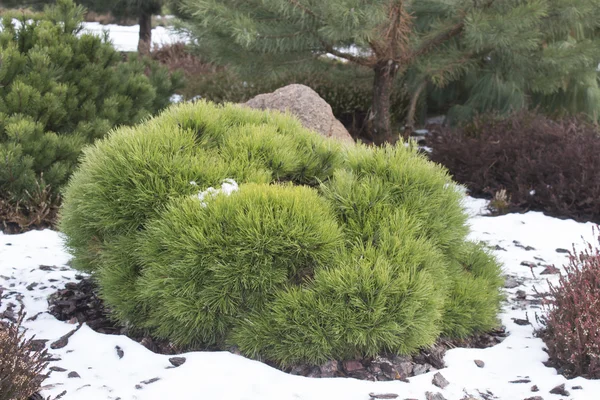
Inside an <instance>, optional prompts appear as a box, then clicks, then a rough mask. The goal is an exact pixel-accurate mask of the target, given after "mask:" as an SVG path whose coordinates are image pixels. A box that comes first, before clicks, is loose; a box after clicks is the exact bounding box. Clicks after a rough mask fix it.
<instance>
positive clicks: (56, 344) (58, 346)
mask: <svg viewBox="0 0 600 400" xmlns="http://www.w3.org/2000/svg"><path fill="white" fill-rule="evenodd" d="M82 325H83V324H79V326H78V327H77V328H75V329H73V330H72V331H71V332H69V333H67V334H65V335H63V336H61V338H60V339H58V340H57V341H56V342H53V343H51V344H50V348H51V349H52V350H56V349H62V348H63V347H65V346H66V345H67V344H69V338H70V337H71V336H73V334H74V333H75V332H77V331H78V330H79V328H81V327H82Z"/></svg>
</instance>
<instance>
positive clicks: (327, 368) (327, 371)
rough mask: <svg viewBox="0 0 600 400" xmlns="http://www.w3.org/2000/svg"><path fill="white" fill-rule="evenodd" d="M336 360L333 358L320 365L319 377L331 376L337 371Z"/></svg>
mask: <svg viewBox="0 0 600 400" xmlns="http://www.w3.org/2000/svg"><path fill="white" fill-rule="evenodd" d="M338 368H339V367H338V362H337V361H335V360H331V361H327V362H326V363H325V364H323V365H321V378H332V377H334V376H335V374H336V372H337V371H338Z"/></svg>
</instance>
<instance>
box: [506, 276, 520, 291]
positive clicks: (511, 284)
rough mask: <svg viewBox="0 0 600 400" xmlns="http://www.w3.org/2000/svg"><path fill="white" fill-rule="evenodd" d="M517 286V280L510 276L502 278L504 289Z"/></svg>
mask: <svg viewBox="0 0 600 400" xmlns="http://www.w3.org/2000/svg"><path fill="white" fill-rule="evenodd" d="M517 286H519V282H518V281H517V280H516V279H515V278H513V277H512V276H507V277H506V279H505V280H504V287H505V288H506V289H514V288H516V287H517Z"/></svg>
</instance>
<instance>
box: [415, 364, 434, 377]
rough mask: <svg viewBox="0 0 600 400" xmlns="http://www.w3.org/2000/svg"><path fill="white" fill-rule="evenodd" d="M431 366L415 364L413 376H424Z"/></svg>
mask: <svg viewBox="0 0 600 400" xmlns="http://www.w3.org/2000/svg"><path fill="white" fill-rule="evenodd" d="M429 367H430V366H429V365H426V364H415V366H414V367H413V375H414V376H417V375H422V374H424V373H425V372H427V370H428V369H429Z"/></svg>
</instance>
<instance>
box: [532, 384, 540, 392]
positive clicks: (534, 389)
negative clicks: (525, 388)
mask: <svg viewBox="0 0 600 400" xmlns="http://www.w3.org/2000/svg"><path fill="white" fill-rule="evenodd" d="M531 391H532V392H539V391H540V388H539V387H537V385H533V386H532V387H531Z"/></svg>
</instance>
